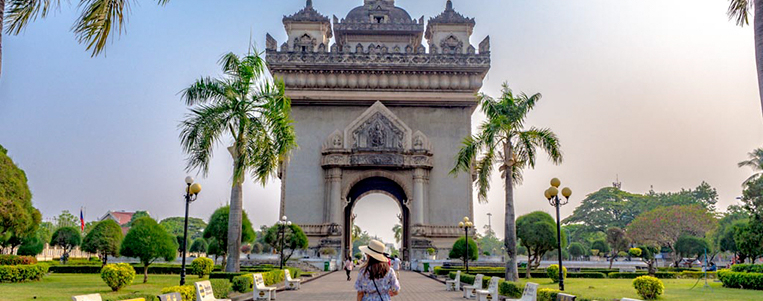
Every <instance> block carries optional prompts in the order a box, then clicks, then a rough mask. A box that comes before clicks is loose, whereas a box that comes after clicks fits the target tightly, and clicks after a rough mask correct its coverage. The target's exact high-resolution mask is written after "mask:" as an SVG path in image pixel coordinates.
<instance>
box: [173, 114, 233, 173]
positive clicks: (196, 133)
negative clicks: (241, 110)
mask: <svg viewBox="0 0 763 301" xmlns="http://www.w3.org/2000/svg"><path fill="white" fill-rule="evenodd" d="M230 109H231V108H230V107H229V106H228V104H227V103H215V104H212V105H199V106H198V107H196V108H194V109H191V112H190V113H189V114H187V115H186V119H185V120H184V121H183V122H181V124H180V142H181V146H182V147H183V151H185V152H186V153H187V154H188V158H187V166H186V170H188V171H191V170H194V169H198V170H200V171H201V172H202V173H203V174H204V175H206V174H207V173H208V172H209V162H210V159H211V158H212V152H213V149H214V146H215V145H216V144H217V143H218V142H219V140H220V138H221V137H222V134H223V133H224V132H225V131H226V130H227V129H228V125H229V123H230V122H231V118H232V116H231V114H230V111H231V110H230Z"/></svg>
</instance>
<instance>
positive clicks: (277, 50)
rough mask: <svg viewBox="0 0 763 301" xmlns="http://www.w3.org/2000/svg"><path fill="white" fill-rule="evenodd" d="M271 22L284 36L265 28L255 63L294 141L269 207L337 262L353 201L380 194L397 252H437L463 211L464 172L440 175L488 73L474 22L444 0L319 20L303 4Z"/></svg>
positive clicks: (453, 234) (451, 237) (467, 189)
mask: <svg viewBox="0 0 763 301" xmlns="http://www.w3.org/2000/svg"><path fill="white" fill-rule="evenodd" d="M283 24H284V27H285V29H286V33H287V35H288V38H287V40H286V41H283V42H282V43H280V44H279V42H278V41H276V40H275V39H274V38H273V37H272V36H270V35H268V36H267V51H266V54H267V64H268V67H269V68H270V71H271V72H272V74H273V76H276V77H280V78H282V79H283V80H284V82H285V84H286V94H287V95H288V96H289V97H290V98H291V100H292V110H293V111H292V114H293V115H292V118H293V119H294V121H295V123H294V126H295V131H296V133H297V137H298V143H299V148H298V149H297V150H295V151H294V152H293V154H292V156H291V158H290V160H289V162H288V163H286V164H285V165H284V167H283V168H282V171H281V178H282V195H281V209H280V211H281V215H288V216H289V218H290V219H291V220H293V221H294V222H296V223H297V224H299V225H300V226H302V228H303V229H304V231H305V233H306V234H307V236H308V238H309V241H310V248H311V249H315V250H317V249H320V248H333V249H335V250H336V251H337V254H338V255H337V257H339V258H343V256H344V255H345V254H348V252H350V249H351V247H352V244H351V241H350V237H351V236H350V229H351V228H352V227H351V225H352V222H353V221H352V219H353V213H352V210H353V207H354V206H355V204H356V203H357V201H358V200H360V199H361V198H363V197H364V196H366V195H368V194H370V193H383V194H386V195H388V196H390V197H391V198H393V199H394V200H396V201H397V202H398V204H399V205H400V209H401V210H400V211H401V212H402V214H401V216H400V217H401V219H402V225H403V239H402V249H401V254H402V256H403V259H404V260H415V259H421V258H424V257H425V256H426V253H425V252H426V249H427V248H430V247H434V248H435V249H437V250H439V251H440V252H447V251H448V250H449V249H450V248H451V246H452V245H453V242H454V241H455V240H456V239H457V238H458V237H459V236H463V231H462V230H461V229H459V228H458V227H457V224H458V221H460V220H461V219H462V218H463V217H464V216H469V217H471V216H472V215H473V214H472V182H471V180H472V179H470V177H469V175H468V174H460V175H457V176H454V175H452V174H449V171H450V169H451V168H452V167H453V164H454V158H455V155H456V153H457V152H458V150H459V148H460V147H461V145H462V144H461V141H462V139H463V138H464V137H466V136H468V135H469V134H470V128H471V121H472V119H471V116H472V113H473V112H474V110H475V107H476V105H477V103H476V100H475V93H477V91H479V89H480V87H481V86H482V80H483V78H484V77H485V75H486V74H487V72H488V70H489V69H490V39H489V37H484V39H483V40H482V42H480V43H479V45H472V44H471V43H470V39H471V35H472V31H473V28H474V26H475V20H474V19H473V18H468V17H466V16H463V15H461V14H460V13H458V12H457V11H455V10H454V8H453V3H452V2H451V1H447V2H446V3H445V10H444V11H443V12H442V13H440V14H439V15H437V16H435V17H432V18H429V20H425V18H424V17H423V16H422V17H420V18H418V19H416V18H412V17H411V16H410V15H409V14H408V12H406V11H405V10H404V9H402V8H400V7H397V6H395V1H394V0H364V1H363V3H362V5H361V6H358V7H356V8H354V9H352V10H351V11H350V12H349V13H347V15H346V16H345V17H344V18H338V17H336V16H334V17H333V18H332V19H329V18H328V17H327V16H324V15H322V14H321V13H320V12H318V11H316V10H315V9H314V8H313V5H312V1H310V0H308V1H307V3H306V5H305V7H304V8H303V9H302V10H300V11H299V12H297V13H295V14H293V15H290V16H285V17H284V18H283ZM331 38H334V41H335V42H333V43H332V42H331Z"/></svg>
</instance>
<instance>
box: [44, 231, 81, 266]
mask: <svg viewBox="0 0 763 301" xmlns="http://www.w3.org/2000/svg"><path fill="white" fill-rule="evenodd" d="M81 243H82V237H81V236H80V235H79V229H77V228H74V227H63V228H58V230H56V232H53V237H52V238H51V239H50V246H51V247H61V248H63V250H64V254H63V255H62V256H61V262H63V263H64V264H66V262H67V261H68V260H69V253H71V251H72V249H74V247H76V246H79V245H80V244H81Z"/></svg>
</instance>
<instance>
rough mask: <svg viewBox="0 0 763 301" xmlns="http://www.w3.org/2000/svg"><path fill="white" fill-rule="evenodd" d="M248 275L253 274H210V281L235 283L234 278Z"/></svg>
mask: <svg viewBox="0 0 763 301" xmlns="http://www.w3.org/2000/svg"><path fill="white" fill-rule="evenodd" d="M246 274H251V273H249V272H212V273H210V274H209V279H228V281H231V282H233V278H236V277H238V276H244V275H246Z"/></svg>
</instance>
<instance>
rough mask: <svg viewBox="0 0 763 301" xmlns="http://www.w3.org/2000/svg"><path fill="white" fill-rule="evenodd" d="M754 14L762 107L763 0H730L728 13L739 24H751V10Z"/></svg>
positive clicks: (762, 102)
mask: <svg viewBox="0 0 763 301" xmlns="http://www.w3.org/2000/svg"><path fill="white" fill-rule="evenodd" d="M751 10H754V11H755V13H754V14H753V24H752V27H753V31H754V32H755V61H756V64H757V67H758V68H757V71H758V92H759V93H760V103H761V106H762V107H761V108H763V0H730V3H729V10H728V12H727V14H728V15H729V19H734V22H736V24H737V25H739V26H745V25H749V24H750V22H749V20H748V17H749V16H750V11H751Z"/></svg>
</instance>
